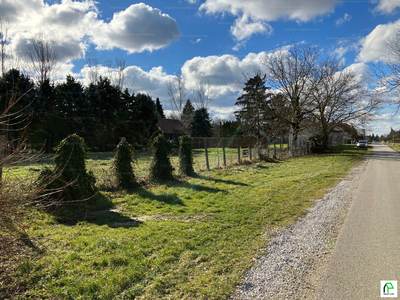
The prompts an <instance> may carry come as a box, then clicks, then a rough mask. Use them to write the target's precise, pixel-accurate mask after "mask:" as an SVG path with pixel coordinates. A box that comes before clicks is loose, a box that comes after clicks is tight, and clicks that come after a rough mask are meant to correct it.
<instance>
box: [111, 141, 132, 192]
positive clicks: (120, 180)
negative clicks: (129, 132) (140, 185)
mask: <svg viewBox="0 0 400 300" xmlns="http://www.w3.org/2000/svg"><path fill="white" fill-rule="evenodd" d="M135 161H136V152H135V148H133V147H132V145H131V144H129V143H128V142H127V141H126V139H125V138H124V137H123V138H122V139H121V142H120V143H119V144H118V146H117V154H116V155H115V160H114V162H113V171H114V174H115V176H116V178H117V184H118V187H119V188H123V189H129V188H132V187H134V186H135V184H136V180H135V174H134V172H133V163H134V162H135Z"/></svg>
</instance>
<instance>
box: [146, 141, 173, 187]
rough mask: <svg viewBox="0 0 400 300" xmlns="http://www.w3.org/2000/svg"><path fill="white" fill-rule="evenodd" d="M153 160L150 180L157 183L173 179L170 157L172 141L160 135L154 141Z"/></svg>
mask: <svg viewBox="0 0 400 300" xmlns="http://www.w3.org/2000/svg"><path fill="white" fill-rule="evenodd" d="M152 146H153V154H154V155H153V160H152V162H151V165H150V178H151V179H152V180H155V181H159V180H170V179H173V175H172V171H173V168H172V164H171V159H170V155H171V153H172V149H173V148H172V141H169V140H167V139H166V138H165V137H164V135H163V134H159V135H158V136H157V137H156V138H155V139H154V141H153V145H152Z"/></svg>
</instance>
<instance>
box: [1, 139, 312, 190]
mask: <svg viewBox="0 0 400 300" xmlns="http://www.w3.org/2000/svg"><path fill="white" fill-rule="evenodd" d="M288 150H289V149H288V144H287V143H285V141H284V140H283V139H275V140H274V141H271V140H268V139H265V138H263V139H257V138H255V137H249V138H193V158H194V159H193V160H194V165H193V168H194V171H195V172H196V173H197V172H201V171H206V170H212V169H218V168H223V167H226V166H230V165H234V164H242V163H248V162H251V161H259V160H267V161H268V160H271V161H272V160H285V159H287V158H288V157H289V151H288ZM307 153H309V149H308V148H307V144H306V143H301V142H300V147H298V148H297V149H295V150H293V149H292V153H291V156H301V155H305V154H307ZM115 155H116V152H115V151H110V152H90V153H89V155H88V157H87V160H86V166H87V169H88V170H90V171H92V172H93V173H94V175H95V177H96V180H97V183H96V184H97V186H98V187H100V188H101V187H104V188H109V187H115V186H116V183H115V176H114V174H113V169H112V166H113V161H114V157H115ZM53 157H54V154H42V155H40V156H38V157H35V159H33V160H27V161H26V162H25V163H24V164H19V165H18V164H17V165H13V166H11V167H8V168H5V170H4V176H6V177H7V176H8V177H13V176H18V175H21V174H24V175H27V176H30V175H31V176H33V177H35V176H37V175H38V174H39V172H40V170H42V169H43V168H44V167H45V166H48V167H51V166H53ZM152 159H153V153H152V152H151V151H150V149H143V150H140V151H137V162H136V164H135V166H134V172H135V176H136V177H137V179H138V180H139V181H142V180H146V178H147V177H148V176H149V173H150V166H151V162H152ZM170 160H171V164H172V166H173V168H174V171H173V174H174V175H175V176H178V175H179V149H178V147H176V148H174V150H173V152H172V154H171V156H170Z"/></svg>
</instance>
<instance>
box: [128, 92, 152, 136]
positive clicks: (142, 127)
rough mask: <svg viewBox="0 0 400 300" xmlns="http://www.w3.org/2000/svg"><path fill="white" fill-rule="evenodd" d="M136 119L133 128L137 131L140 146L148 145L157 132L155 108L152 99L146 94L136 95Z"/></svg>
mask: <svg viewBox="0 0 400 300" xmlns="http://www.w3.org/2000/svg"><path fill="white" fill-rule="evenodd" d="M133 107H134V110H135V111H136V119H135V120H134V124H133V126H134V127H135V128H136V130H138V133H139V136H140V139H141V142H142V144H149V143H150V141H151V139H152V136H153V135H154V133H155V132H156V131H157V126H156V124H157V121H158V118H157V108H156V104H155V103H154V101H153V99H151V97H150V96H149V95H147V94H140V93H139V94H137V95H136V96H135V101H134V105H133Z"/></svg>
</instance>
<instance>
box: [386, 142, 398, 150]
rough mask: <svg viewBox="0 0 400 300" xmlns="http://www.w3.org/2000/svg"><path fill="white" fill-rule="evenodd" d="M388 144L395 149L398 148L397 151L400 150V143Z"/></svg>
mask: <svg viewBox="0 0 400 300" xmlns="http://www.w3.org/2000/svg"><path fill="white" fill-rule="evenodd" d="M386 145H388V146H389V147H390V148H392V149H393V150H396V151H397V152H400V143H394V144H393V143H387V144H386Z"/></svg>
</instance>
